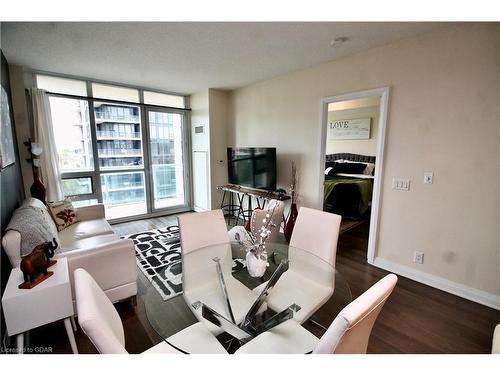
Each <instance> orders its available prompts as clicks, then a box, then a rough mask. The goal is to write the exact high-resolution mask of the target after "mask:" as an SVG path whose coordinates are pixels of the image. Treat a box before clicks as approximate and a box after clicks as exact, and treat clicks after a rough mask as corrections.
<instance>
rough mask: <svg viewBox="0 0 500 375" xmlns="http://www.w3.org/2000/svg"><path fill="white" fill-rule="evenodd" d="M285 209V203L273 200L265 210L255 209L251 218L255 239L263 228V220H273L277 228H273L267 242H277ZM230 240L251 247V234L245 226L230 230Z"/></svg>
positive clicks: (252, 232) (251, 231)
mask: <svg viewBox="0 0 500 375" xmlns="http://www.w3.org/2000/svg"><path fill="white" fill-rule="evenodd" d="M284 209H285V203H284V202H283V201H279V200H276V199H271V200H269V202H268V203H267V206H266V208H264V209H255V210H253V212H252V215H251V216H250V233H251V234H253V235H254V236H255V237H258V235H259V233H258V230H259V229H260V227H261V226H262V220H263V219H267V220H271V221H272V222H273V223H274V224H275V226H274V227H273V228H271V234H270V235H269V236H268V237H267V239H266V241H267V242H276V241H277V240H278V236H279V233H280V226H281V222H282V221H283V211H284ZM267 214H269V215H270V217H269V218H267V217H266V215H267ZM229 238H230V239H231V241H238V242H242V243H244V244H247V245H251V244H252V242H251V239H250V234H249V232H248V231H247V230H246V229H245V227H244V226H243V225H237V226H234V227H232V228H231V229H230V230H229Z"/></svg>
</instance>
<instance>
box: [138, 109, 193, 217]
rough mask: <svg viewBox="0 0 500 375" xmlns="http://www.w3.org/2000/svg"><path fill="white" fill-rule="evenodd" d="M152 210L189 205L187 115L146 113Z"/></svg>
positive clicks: (171, 112)
mask: <svg viewBox="0 0 500 375" xmlns="http://www.w3.org/2000/svg"><path fill="white" fill-rule="evenodd" d="M147 122H148V135H149V137H148V140H149V154H150V155H149V156H150V158H149V164H150V165H149V171H150V175H151V179H150V181H151V208H152V210H154V211H158V210H163V209H167V208H173V207H179V206H187V204H188V202H187V191H186V188H187V177H186V172H187V168H186V166H187V165H188V164H187V152H186V139H187V138H186V133H185V128H186V127H185V118H184V113H180V112H174V111H169V110H147Z"/></svg>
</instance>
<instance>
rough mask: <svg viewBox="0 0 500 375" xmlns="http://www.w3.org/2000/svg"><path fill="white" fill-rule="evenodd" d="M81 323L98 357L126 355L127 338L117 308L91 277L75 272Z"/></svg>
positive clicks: (77, 307)
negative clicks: (100, 355) (98, 354)
mask: <svg viewBox="0 0 500 375" xmlns="http://www.w3.org/2000/svg"><path fill="white" fill-rule="evenodd" d="M74 277H75V294H76V309H77V312H78V323H79V324H80V327H82V330H83V332H85V334H86V335H87V336H88V338H89V339H90V341H92V343H93V344H94V346H95V347H96V349H97V350H98V351H99V353H102V354H123V353H127V351H126V350H125V334H124V332H123V325H122V321H121V319H120V316H119V315H118V312H117V311H116V309H115V307H114V306H113V304H112V303H111V301H110V300H109V298H108V297H107V296H106V294H104V292H103V291H102V289H101V288H100V287H99V285H97V283H96V282H95V280H94V279H93V278H92V276H90V274H89V273H88V272H87V271H85V270H84V269H82V268H78V269H77V270H75V274H74Z"/></svg>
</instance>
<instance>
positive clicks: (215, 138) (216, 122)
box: [208, 89, 229, 209]
mask: <svg viewBox="0 0 500 375" xmlns="http://www.w3.org/2000/svg"><path fill="white" fill-rule="evenodd" d="M208 98H209V105H210V107H209V108H210V171H211V172H210V184H211V208H212V209H216V208H219V207H220V204H221V200H222V192H221V191H220V190H217V186H219V185H223V184H226V183H227V151H226V150H227V127H228V107H229V94H228V92H226V91H221V90H215V89H209V90H208Z"/></svg>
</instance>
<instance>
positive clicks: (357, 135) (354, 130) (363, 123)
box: [328, 118, 371, 140]
mask: <svg viewBox="0 0 500 375" xmlns="http://www.w3.org/2000/svg"><path fill="white" fill-rule="evenodd" d="M370 120H371V118H358V119H353V120H336V121H330V122H329V124H328V125H329V138H330V139H331V140H341V139H370Z"/></svg>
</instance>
